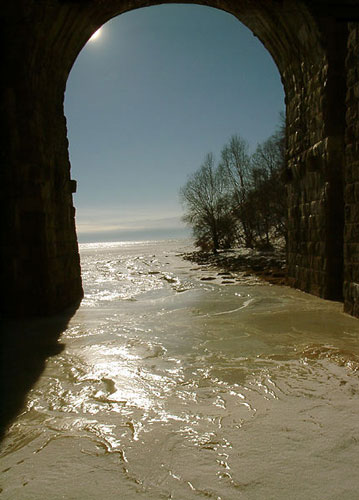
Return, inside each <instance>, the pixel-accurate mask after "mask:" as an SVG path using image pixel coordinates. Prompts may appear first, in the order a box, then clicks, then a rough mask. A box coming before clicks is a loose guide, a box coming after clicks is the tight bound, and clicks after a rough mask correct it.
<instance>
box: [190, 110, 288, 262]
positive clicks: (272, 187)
mask: <svg viewBox="0 0 359 500" xmlns="http://www.w3.org/2000/svg"><path fill="white" fill-rule="evenodd" d="M284 162H285V126H284V119H282V123H281V125H280V126H279V127H278V130H277V131H276V132H275V133H274V134H273V135H272V136H271V137H270V138H269V139H267V140H266V141H265V142H263V143H262V144H259V145H258V146H257V149H256V150H255V152H254V153H253V154H252V155H250V154H249V147H248V143H247V142H246V141H245V140H244V139H243V138H242V137H240V136H239V135H233V136H232V137H231V138H230V140H229V142H228V143H227V144H225V146H224V147H223V149H222V151H221V160H220V162H219V163H218V165H216V164H215V160H214V156H213V154H212V153H209V154H207V155H206V157H205V160H204V162H203V164H202V165H201V166H200V168H199V169H198V170H197V171H196V172H194V174H192V175H191V177H190V178H189V179H188V181H187V183H186V184H185V185H184V186H183V187H182V188H181V190H180V196H181V200H182V203H183V206H184V208H185V215H184V217H183V220H184V221H185V222H186V223H187V224H188V225H189V226H191V228H192V231H193V235H194V237H195V244H196V246H198V247H200V248H201V249H202V250H205V251H209V250H213V251H214V252H217V250H218V249H220V248H230V247H233V246H237V245H238V246H246V247H250V248H255V247H256V248H259V247H260V248H270V247H271V246H272V243H273V242H274V241H277V240H278V238H281V239H282V240H283V241H286V237H287V224H286V216H287V199H286V190H285V185H284V182H283V180H282V171H283V168H284Z"/></svg>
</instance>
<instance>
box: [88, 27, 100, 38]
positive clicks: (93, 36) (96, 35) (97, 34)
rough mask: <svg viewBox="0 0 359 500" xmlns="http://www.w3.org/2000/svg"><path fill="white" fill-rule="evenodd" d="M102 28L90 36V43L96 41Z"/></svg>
mask: <svg viewBox="0 0 359 500" xmlns="http://www.w3.org/2000/svg"><path fill="white" fill-rule="evenodd" d="M101 30H102V28H99V29H98V30H97V31H95V33H94V34H93V35H92V36H91V38H90V41H93V40H96V38H98V37H99V36H100V35H101Z"/></svg>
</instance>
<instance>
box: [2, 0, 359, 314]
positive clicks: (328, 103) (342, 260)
mask: <svg viewBox="0 0 359 500" xmlns="http://www.w3.org/2000/svg"><path fill="white" fill-rule="evenodd" d="M158 3H171V2H170V1H168V2H161V1H158V2H156V1H151V0H149V1H146V0H107V1H106V2H103V1H102V0H43V1H41V2H38V1H35V0H13V1H12V2H6V3H5V5H3V6H1V8H0V15H1V21H2V23H1V25H2V33H1V36H2V38H3V40H2V44H3V47H7V50H6V51H4V52H3V63H2V64H3V68H2V69H3V71H2V75H1V76H0V81H1V116H2V119H3V120H4V126H3V134H2V137H1V142H2V144H1V158H2V168H1V180H2V182H1V188H0V189H1V202H2V206H1V209H2V220H3V224H2V226H1V232H2V242H1V243H2V244H1V266H2V276H3V279H4V283H3V289H4V290H5V293H4V294H3V299H2V301H1V312H2V313H3V314H5V315H11V316H24V315H34V314H36V315H38V314H40V315H43V314H52V313H55V312H58V311H61V310H63V309H64V308H66V307H67V306H70V305H73V304H74V303H76V302H77V301H79V300H80V299H81V297H82V286H81V271H80V262H79V255H78V246H77V238H76V231H75V209H74V207H73V202H72V192H73V190H74V189H73V188H74V182H73V181H72V180H71V176H70V162H69V156H68V141H67V131H66V120H65V117H64V111H63V101H64V92H65V87H66V81H67V77H68V75H69V72H70V70H71V67H72V65H73V63H74V61H75V60H76V57H77V55H78V53H79V52H80V50H81V49H82V47H83V46H84V44H85V43H86V42H87V40H88V39H89V37H90V36H91V34H92V33H93V32H94V31H95V30H96V29H97V28H98V27H99V26H101V25H102V24H104V23H105V22H106V21H108V20H109V19H111V18H113V17H115V16H116V15H119V14H121V13H123V12H125V11H128V10H131V9H133V8H137V7H145V6H150V5H153V4H158ZM173 3H174V2H173ZM177 3H178V2H177ZM185 3H199V4H203V5H208V6H212V7H217V8H220V9H223V10H226V11H228V12H230V13H232V14H233V15H235V16H236V17H237V18H238V19H239V20H240V21H242V22H243V23H244V24H245V25H246V26H247V27H248V28H250V29H251V30H252V31H253V33H254V34H255V35H256V36H258V38H259V39H260V40H261V41H262V43H263V44H264V45H265V47H266V48H267V49H268V51H269V52H270V53H271V55H272V57H273V59H274V60H275V62H276V64H277V66H278V69H279V71H280V74H281V78H282V82H283V86H284V89H285V95H286V110H287V169H286V173H285V178H286V181H287V186H288V199H289V210H288V218H289V234H288V241H289V244H288V273H289V280H290V283H291V285H292V286H294V287H297V288H300V289H301V290H304V291H307V292H310V293H313V294H316V295H319V296H321V297H323V298H327V299H335V300H341V299H344V308H345V311H347V312H348V313H350V314H353V315H356V316H359V1H353V0H351V1H350V0H344V1H342V2H336V1H331V2H323V1H321V0H316V1H314V0H312V1H307V0H296V1H294V0H251V1H248V0H207V1H206V0H203V1H196V2H192V1H190V0H188V1H187V2H185ZM258 118H259V119H260V117H258Z"/></svg>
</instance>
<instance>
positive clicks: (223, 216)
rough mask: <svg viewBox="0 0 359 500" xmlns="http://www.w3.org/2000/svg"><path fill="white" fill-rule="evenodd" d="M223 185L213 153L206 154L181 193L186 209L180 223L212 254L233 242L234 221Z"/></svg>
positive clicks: (221, 174)
mask: <svg viewBox="0 0 359 500" xmlns="http://www.w3.org/2000/svg"><path fill="white" fill-rule="evenodd" d="M226 186H227V182H226V177H225V175H224V171H223V169H222V167H215V163H214V157H213V154H212V153H209V154H207V155H206V157H205V160H204V162H203V164H202V165H201V167H200V168H199V169H198V170H197V171H196V172H195V173H194V174H192V175H191V177H190V178H189V179H188V181H187V183H186V184H185V185H184V186H183V187H182V188H181V190H180V197H181V199H182V203H183V205H184V207H185V210H186V214H185V216H184V217H183V220H184V221H185V222H186V223H187V224H189V225H190V226H191V227H192V231H193V234H194V236H195V238H196V243H197V245H198V246H201V248H203V249H206V248H211V249H212V250H213V252H214V253H216V252H217V251H218V249H219V248H220V247H224V246H229V245H230V244H231V241H232V239H233V237H232V236H231V234H233V228H234V221H233V217H232V214H231V207H230V204H229V199H228V195H227V192H226Z"/></svg>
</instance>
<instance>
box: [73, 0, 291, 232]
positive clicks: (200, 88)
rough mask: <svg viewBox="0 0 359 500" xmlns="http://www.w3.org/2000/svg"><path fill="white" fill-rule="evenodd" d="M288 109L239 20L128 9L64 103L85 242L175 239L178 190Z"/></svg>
mask: <svg viewBox="0 0 359 500" xmlns="http://www.w3.org/2000/svg"><path fill="white" fill-rule="evenodd" d="M283 110H284V92H283V87H282V84H281V82H280V77H279V73H278V70H277V68H276V66H275V64H274V62H273V60H272V58H271V56H270V55H269V53H268V52H267V50H266V49H265V48H264V47H263V45H262V44H261V42H260V41H259V40H258V39H257V38H255V37H254V36H253V34H252V33H251V32H250V31H249V30H248V29H247V28H246V27H245V26H244V25H243V24H241V23H240V22H239V21H238V20H237V19H236V18H234V17H233V16H231V15H230V14H227V13H225V12H223V11H220V10H216V9H213V8H209V7H203V6H196V5H161V6H156V7H149V8H143V9H138V10H134V11H131V12H129V13H126V14H122V15H121V16H119V17H117V18H115V19H112V20H111V21H110V22H108V23H107V24H105V25H104V26H103V27H102V29H101V31H100V32H99V34H98V36H97V37H96V38H94V39H93V40H90V41H89V42H88V43H87V45H86V46H85V47H84V49H83V50H82V52H81V53H80V55H79V57H78V58H77V60H76V62H75V65H74V67H73V69H72V71H71V74H70V77H69V80H68V83H67V90H66V96H65V113H66V117H67V124H68V137H69V141H70V160H71V165H72V170H71V173H72V178H73V179H76V180H77V181H78V190H77V193H76V194H75V195H74V204H75V207H76V223H77V229H78V235H79V240H80V241H116V240H129V239H147V238H151V237H153V238H160V237H166V236H169V237H176V236H179V235H181V234H184V232H183V231H184V230H183V224H182V223H181V222H180V217H181V214H182V207H181V205H180V202H179V198H178V191H179V188H180V187H181V186H182V185H183V184H185V182H186V180H187V178H188V176H189V175H190V174H191V173H192V172H194V171H195V170H196V169H197V168H198V167H199V166H200V165H201V163H202V161H203V159H204V156H205V154H206V153H208V152H213V153H214V155H215V156H216V158H217V159H219V158H220V151H221V149H222V147H223V146H224V144H225V143H226V142H227V141H228V140H229V138H230V136H231V135H233V134H240V135H241V136H242V137H244V138H245V139H247V140H248V142H249V143H250V146H251V147H252V148H253V149H254V148H255V146H256V145H257V143H259V142H262V141H264V140H265V139H266V138H268V137H269V136H270V135H271V134H272V133H273V132H274V130H275V128H276V126H277V123H278V121H279V112H280V111H283Z"/></svg>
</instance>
